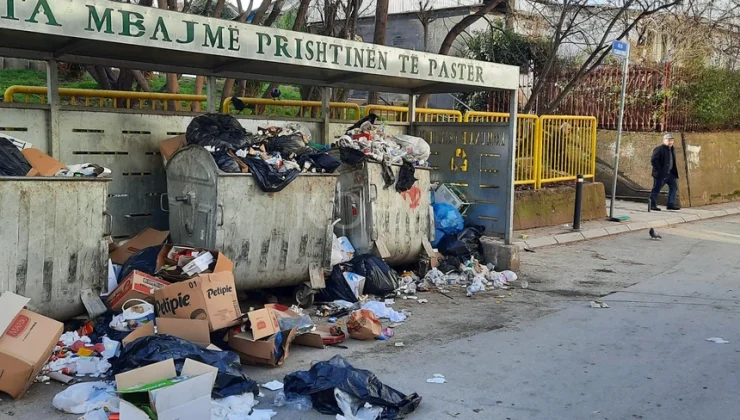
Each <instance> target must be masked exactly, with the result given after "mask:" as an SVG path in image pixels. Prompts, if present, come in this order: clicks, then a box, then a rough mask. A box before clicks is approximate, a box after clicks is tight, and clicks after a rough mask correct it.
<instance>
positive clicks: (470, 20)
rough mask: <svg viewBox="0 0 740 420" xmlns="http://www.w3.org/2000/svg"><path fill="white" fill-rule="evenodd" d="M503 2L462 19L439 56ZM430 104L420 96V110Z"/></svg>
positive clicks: (492, 0)
mask: <svg viewBox="0 0 740 420" xmlns="http://www.w3.org/2000/svg"><path fill="white" fill-rule="evenodd" d="M584 1H586V0H584ZM503 2H504V0H489V1H487V2H485V3H483V5H482V6H480V7H479V8H478V10H477V11H476V12H475V13H473V14H470V15H468V16H465V17H464V18H462V20H460V21H459V22H457V23H456V24H455V25H454V26H453V27H452V28H451V29H450V31H449V32H448V33H447V35H446V36H445V39H444V40H443V41H442V45H441V46H440V47H439V54H441V55H448V54H449V53H450V50H451V49H452V45H453V44H454V43H455V40H456V39H457V37H458V36H460V34H462V33H463V32H464V31H465V30H467V29H468V28H469V27H470V26H471V25H473V24H474V23H475V22H477V21H479V20H480V19H481V18H483V17H484V16H486V15H487V14H489V13H491V12H492V11H493V9H495V8H496V7H498V5H500V4H501V3H503ZM428 103H429V94H422V95H419V99H417V104H418V106H419V107H420V108H423V107H426V106H427V104H428Z"/></svg>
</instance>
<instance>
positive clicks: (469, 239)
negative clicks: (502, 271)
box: [443, 225, 486, 263]
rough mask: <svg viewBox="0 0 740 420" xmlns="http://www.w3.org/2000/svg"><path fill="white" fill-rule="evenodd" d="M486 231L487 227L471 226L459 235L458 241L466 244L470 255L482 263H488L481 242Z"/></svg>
mask: <svg viewBox="0 0 740 420" xmlns="http://www.w3.org/2000/svg"><path fill="white" fill-rule="evenodd" d="M485 231H486V227H485V226H477V225H470V226H468V227H466V228H465V229H463V231H462V232H460V233H459V234H458V235H457V239H458V240H459V241H460V242H462V243H463V244H465V247H466V248H467V249H468V251H469V252H470V255H471V256H473V257H475V259H476V260H478V262H481V263H485V262H486V261H485V254H484V253H483V244H481V242H480V238H482V237H483V233H484V232H485ZM443 255H444V254H443Z"/></svg>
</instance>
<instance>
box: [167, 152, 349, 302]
mask: <svg viewBox="0 0 740 420" xmlns="http://www.w3.org/2000/svg"><path fill="white" fill-rule="evenodd" d="M337 179H338V175H330V174H302V175H299V176H298V177H297V178H296V179H295V180H293V182H291V183H290V184H289V185H288V186H287V187H285V189H283V190H282V191H280V192H277V193H265V192H263V191H262V190H260V188H259V186H258V185H257V182H256V180H255V179H254V178H253V176H252V175H251V174H229V173H224V172H221V171H219V169H218V166H217V165H216V162H215V161H214V160H213V157H212V156H211V154H210V153H209V152H208V151H206V150H205V149H204V148H202V147H198V146H189V147H186V148H183V149H181V150H179V151H178V152H177V153H175V154H174V155H173V156H172V158H171V159H170V160H169V162H168V163H167V194H168V198H167V201H168V204H169V211H170V234H171V235H172V241H173V242H174V243H176V244H182V245H189V246H197V247H203V248H209V249H218V250H220V251H221V252H223V253H224V255H226V256H227V257H229V258H230V259H231V260H232V261H233V262H234V278H235V280H236V286H237V289H239V290H255V289H265V288H276V287H289V286H297V287H296V289H295V290H296V298H297V300H298V301H299V303H301V304H304V305H306V304H309V303H310V301H309V300H310V299H312V298H313V295H312V294H311V293H310V290H311V289H320V288H323V287H324V276H323V270H327V271H328V270H331V266H330V264H331V246H332V229H333V227H332V219H331V218H332V210H333V203H334V195H335V192H336V184H337ZM304 283H305V284H304ZM309 285H310V287H309Z"/></svg>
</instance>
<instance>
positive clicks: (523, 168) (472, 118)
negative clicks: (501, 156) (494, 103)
mask: <svg viewBox="0 0 740 420" xmlns="http://www.w3.org/2000/svg"><path fill="white" fill-rule="evenodd" d="M463 122H466V123H467V122H477V123H486V122H492V123H508V122H509V114H506V113H503V112H479V111H468V112H466V113H465V115H464V116H463ZM539 123H540V119H539V118H537V116H536V115H531V114H518V115H517V144H516V165H515V167H514V179H515V182H514V183H515V185H537V174H538V173H539V172H538V171H539V164H540V162H541V159H540V157H541V155H540V149H539V146H540V142H539V141H538V139H539V138H540V137H539V134H540V132H539V128H540V124H539Z"/></svg>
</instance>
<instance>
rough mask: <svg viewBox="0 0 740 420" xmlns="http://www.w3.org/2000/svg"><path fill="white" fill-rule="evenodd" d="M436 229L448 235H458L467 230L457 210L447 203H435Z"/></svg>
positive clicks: (433, 206) (433, 207)
mask: <svg viewBox="0 0 740 420" xmlns="http://www.w3.org/2000/svg"><path fill="white" fill-rule="evenodd" d="M432 209H433V210H434V227H435V228H436V229H439V230H441V231H442V232H444V233H445V234H447V235H457V234H458V233H460V232H462V230H463V229H464V228H465V220H464V219H463V217H462V215H461V214H460V212H459V211H457V209H456V208H455V207H454V206H452V205H450V204H447V203H434V204H433V205H432Z"/></svg>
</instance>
